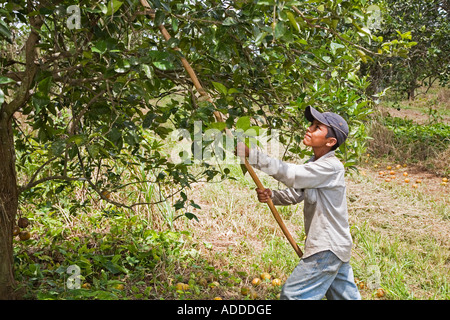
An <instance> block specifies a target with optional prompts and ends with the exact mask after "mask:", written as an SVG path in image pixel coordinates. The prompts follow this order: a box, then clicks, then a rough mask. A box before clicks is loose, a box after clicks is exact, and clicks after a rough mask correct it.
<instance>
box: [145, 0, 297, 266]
mask: <svg viewBox="0 0 450 320" xmlns="http://www.w3.org/2000/svg"><path fill="white" fill-rule="evenodd" d="M140 2H141V4H142V6H143V7H144V8H145V9H146V11H147V12H148V13H149V15H150V16H151V17H152V18H154V10H153V9H152V8H151V7H150V5H149V4H148V2H147V0H140ZM158 28H159V30H160V32H161V34H162V35H163V37H164V39H165V40H166V41H169V40H170V38H171V36H170V34H169V32H168V31H167V29H166V28H165V27H164V25H163V24H161V25H159V26H158ZM175 50H178V51H179V50H180V48H178V47H176V48H175ZM180 59H181V63H182V64H183V67H184V69H185V70H186V72H187V73H188V75H189V77H190V78H191V80H192V82H193V84H194V86H195V88H196V89H197V91H198V93H199V94H200V95H201V96H204V97H206V98H207V101H208V102H210V103H211V104H212V105H214V106H215V104H214V101H213V100H212V98H211V97H210V95H209V94H208V93H207V92H206V91H205V89H203V86H202V85H201V83H200V81H199V79H198V78H197V75H196V74H195V71H194V70H193V69H192V67H191V65H190V64H189V62H188V61H187V60H186V58H185V57H180ZM214 117H215V118H216V121H217V122H224V120H223V116H222V113H221V112H219V111H214ZM226 131H227V134H228V135H230V134H231V132H230V131H229V130H228V128H227V129H226ZM244 165H245V168H246V169H247V171H248V173H249V174H250V176H251V177H252V179H253V182H254V183H255V184H256V186H257V187H258V189H262V190H264V189H265V188H264V186H263V184H262V183H261V180H259V178H258V176H257V175H256V173H255V171H254V170H253V168H252V166H251V165H250V164H249V163H248V160H247V158H245V157H244ZM267 205H268V206H269V208H270V211H271V212H272V214H273V216H274V218H275V220H276V221H277V223H278V225H279V226H280V228H281V230H282V231H283V234H284V235H285V237H286V238H287V240H288V241H289V243H290V244H291V245H292V247H293V248H294V250H295V252H296V253H297V255H298V256H299V258H301V257H302V255H303V252H302V250H301V249H300V247H299V246H298V244H297V243H296V242H295V240H294V238H293V237H292V235H291V234H290V232H289V230H288V229H287V228H286V225H285V224H284V222H283V220H282V219H281V216H280V214H279V213H278V211H277V209H276V207H275V205H274V204H273V202H272V199H270V198H269V199H268V201H267Z"/></svg>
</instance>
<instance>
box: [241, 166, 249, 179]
mask: <svg viewBox="0 0 450 320" xmlns="http://www.w3.org/2000/svg"><path fill="white" fill-rule="evenodd" d="M241 170H242V175H244V176H245V174H246V173H247V172H248V170H247V167H246V166H245V164H243V163H241Z"/></svg>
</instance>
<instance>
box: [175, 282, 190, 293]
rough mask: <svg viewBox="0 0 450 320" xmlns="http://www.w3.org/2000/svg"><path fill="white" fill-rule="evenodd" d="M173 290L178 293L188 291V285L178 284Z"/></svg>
mask: <svg viewBox="0 0 450 320" xmlns="http://www.w3.org/2000/svg"><path fill="white" fill-rule="evenodd" d="M175 288H176V289H177V290H179V291H186V290H189V285H188V284H186V283H183V282H178V283H177V285H176V286H175Z"/></svg>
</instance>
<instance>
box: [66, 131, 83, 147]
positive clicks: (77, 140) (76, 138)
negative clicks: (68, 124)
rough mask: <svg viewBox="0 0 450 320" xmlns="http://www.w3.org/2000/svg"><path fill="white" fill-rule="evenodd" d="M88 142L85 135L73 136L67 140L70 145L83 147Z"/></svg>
mask: <svg viewBox="0 0 450 320" xmlns="http://www.w3.org/2000/svg"><path fill="white" fill-rule="evenodd" d="M86 141H87V137H86V135H84V134H76V135H73V136H71V137H69V138H67V140H66V143H67V144H70V143H72V142H73V143H75V144H76V145H77V146H80V145H82V144H83V143H85V142H86Z"/></svg>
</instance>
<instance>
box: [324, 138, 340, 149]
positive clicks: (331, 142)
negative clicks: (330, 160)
mask: <svg viewBox="0 0 450 320" xmlns="http://www.w3.org/2000/svg"><path fill="white" fill-rule="evenodd" d="M327 139H328V141H327V144H326V146H327V147H330V148H332V147H333V146H334V145H335V144H336V143H338V141H337V139H336V138H333V137H330V138H327Z"/></svg>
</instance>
